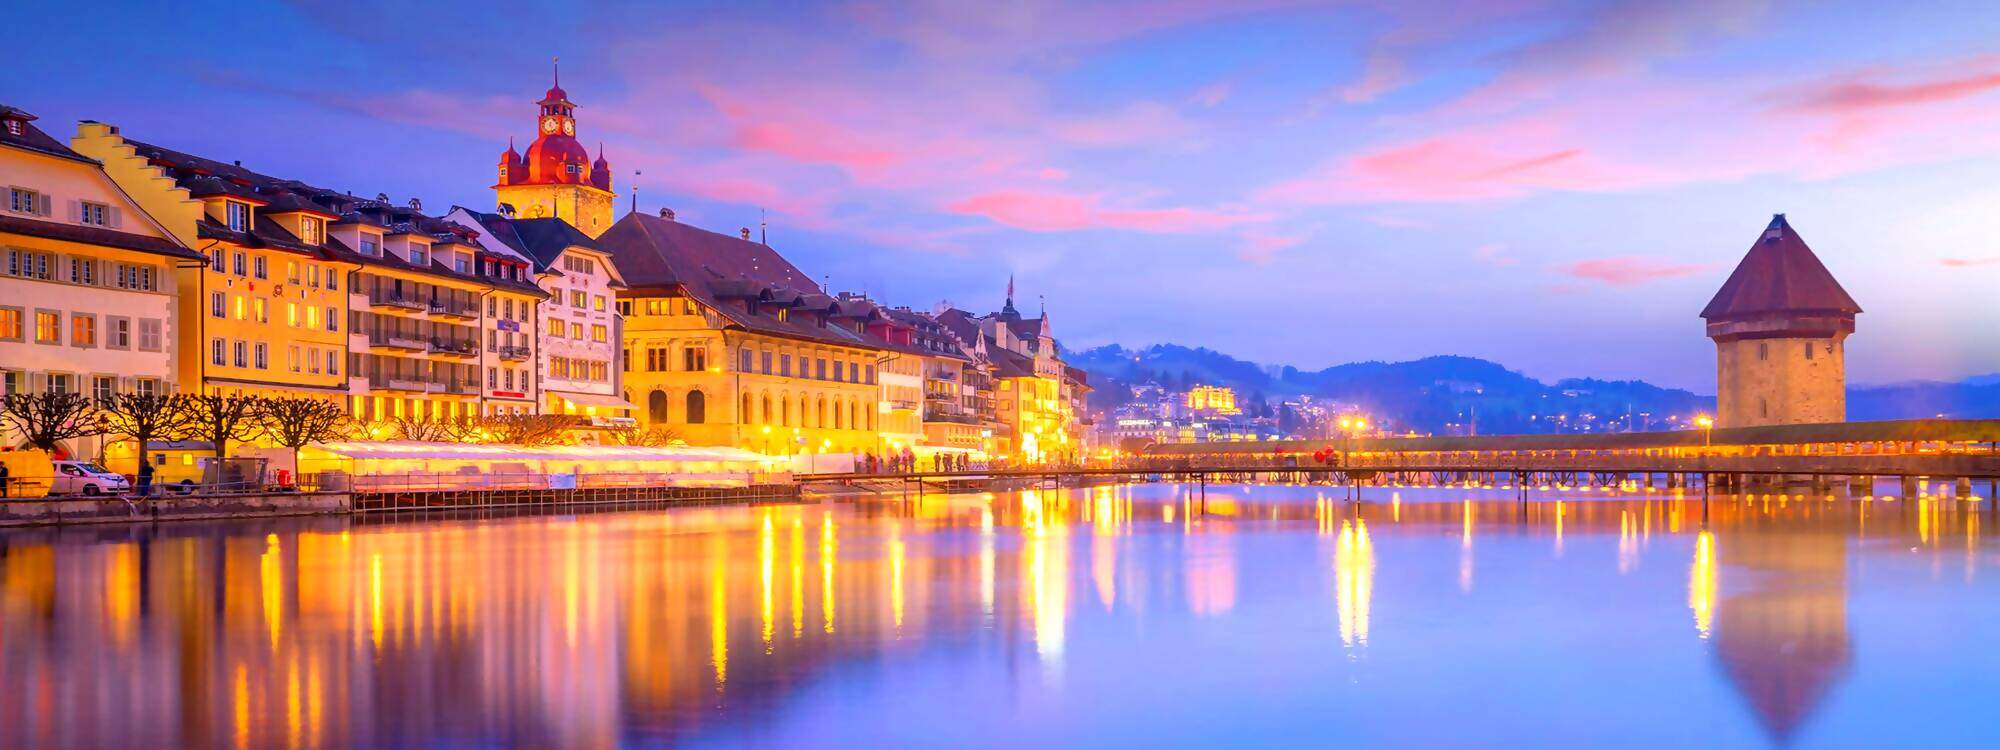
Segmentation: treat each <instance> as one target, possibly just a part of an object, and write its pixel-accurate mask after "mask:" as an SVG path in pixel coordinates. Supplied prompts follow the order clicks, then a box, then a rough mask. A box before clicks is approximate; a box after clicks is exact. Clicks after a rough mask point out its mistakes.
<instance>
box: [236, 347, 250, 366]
mask: <svg viewBox="0 0 2000 750" xmlns="http://www.w3.org/2000/svg"><path fill="white" fill-rule="evenodd" d="M233 348H234V350H235V353H236V366H237V367H249V366H250V346H249V344H248V343H247V342H243V341H238V342H236V344H235V346H234V347H233Z"/></svg>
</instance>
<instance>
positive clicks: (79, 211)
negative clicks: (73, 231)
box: [64, 201, 83, 224]
mask: <svg viewBox="0 0 2000 750" xmlns="http://www.w3.org/2000/svg"><path fill="white" fill-rule="evenodd" d="M64 202H65V203H68V204H69V221H70V223H71V224H75V223H77V222H80V221H83V201H64Z"/></svg>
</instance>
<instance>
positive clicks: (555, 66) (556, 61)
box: [549, 57, 562, 88]
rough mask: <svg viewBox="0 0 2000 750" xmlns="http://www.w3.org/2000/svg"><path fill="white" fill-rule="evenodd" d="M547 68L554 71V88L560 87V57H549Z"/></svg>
mask: <svg viewBox="0 0 2000 750" xmlns="http://www.w3.org/2000/svg"><path fill="white" fill-rule="evenodd" d="M549 69H550V70H552V71H554V72H555V78H556V88H562V58H561V57H551V58H549Z"/></svg>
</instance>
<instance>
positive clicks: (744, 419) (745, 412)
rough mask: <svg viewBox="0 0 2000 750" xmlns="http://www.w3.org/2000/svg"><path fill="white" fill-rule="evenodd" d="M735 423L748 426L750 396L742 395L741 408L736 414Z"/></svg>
mask: <svg viewBox="0 0 2000 750" xmlns="http://www.w3.org/2000/svg"><path fill="white" fill-rule="evenodd" d="M736 421H738V422H741V423H743V424H750V394H748V393H745V394H743V408H742V409H740V410H738V411H737V412H736Z"/></svg>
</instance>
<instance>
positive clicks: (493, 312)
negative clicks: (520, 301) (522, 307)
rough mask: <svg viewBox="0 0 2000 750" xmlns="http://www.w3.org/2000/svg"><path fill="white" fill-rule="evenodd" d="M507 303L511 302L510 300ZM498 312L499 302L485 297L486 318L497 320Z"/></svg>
mask: <svg viewBox="0 0 2000 750" xmlns="http://www.w3.org/2000/svg"><path fill="white" fill-rule="evenodd" d="M508 301H509V302H511V301H512V300H508ZM499 310H500V300H497V299H494V298H492V297H487V298H486V317H489V318H497V317H499Z"/></svg>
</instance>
